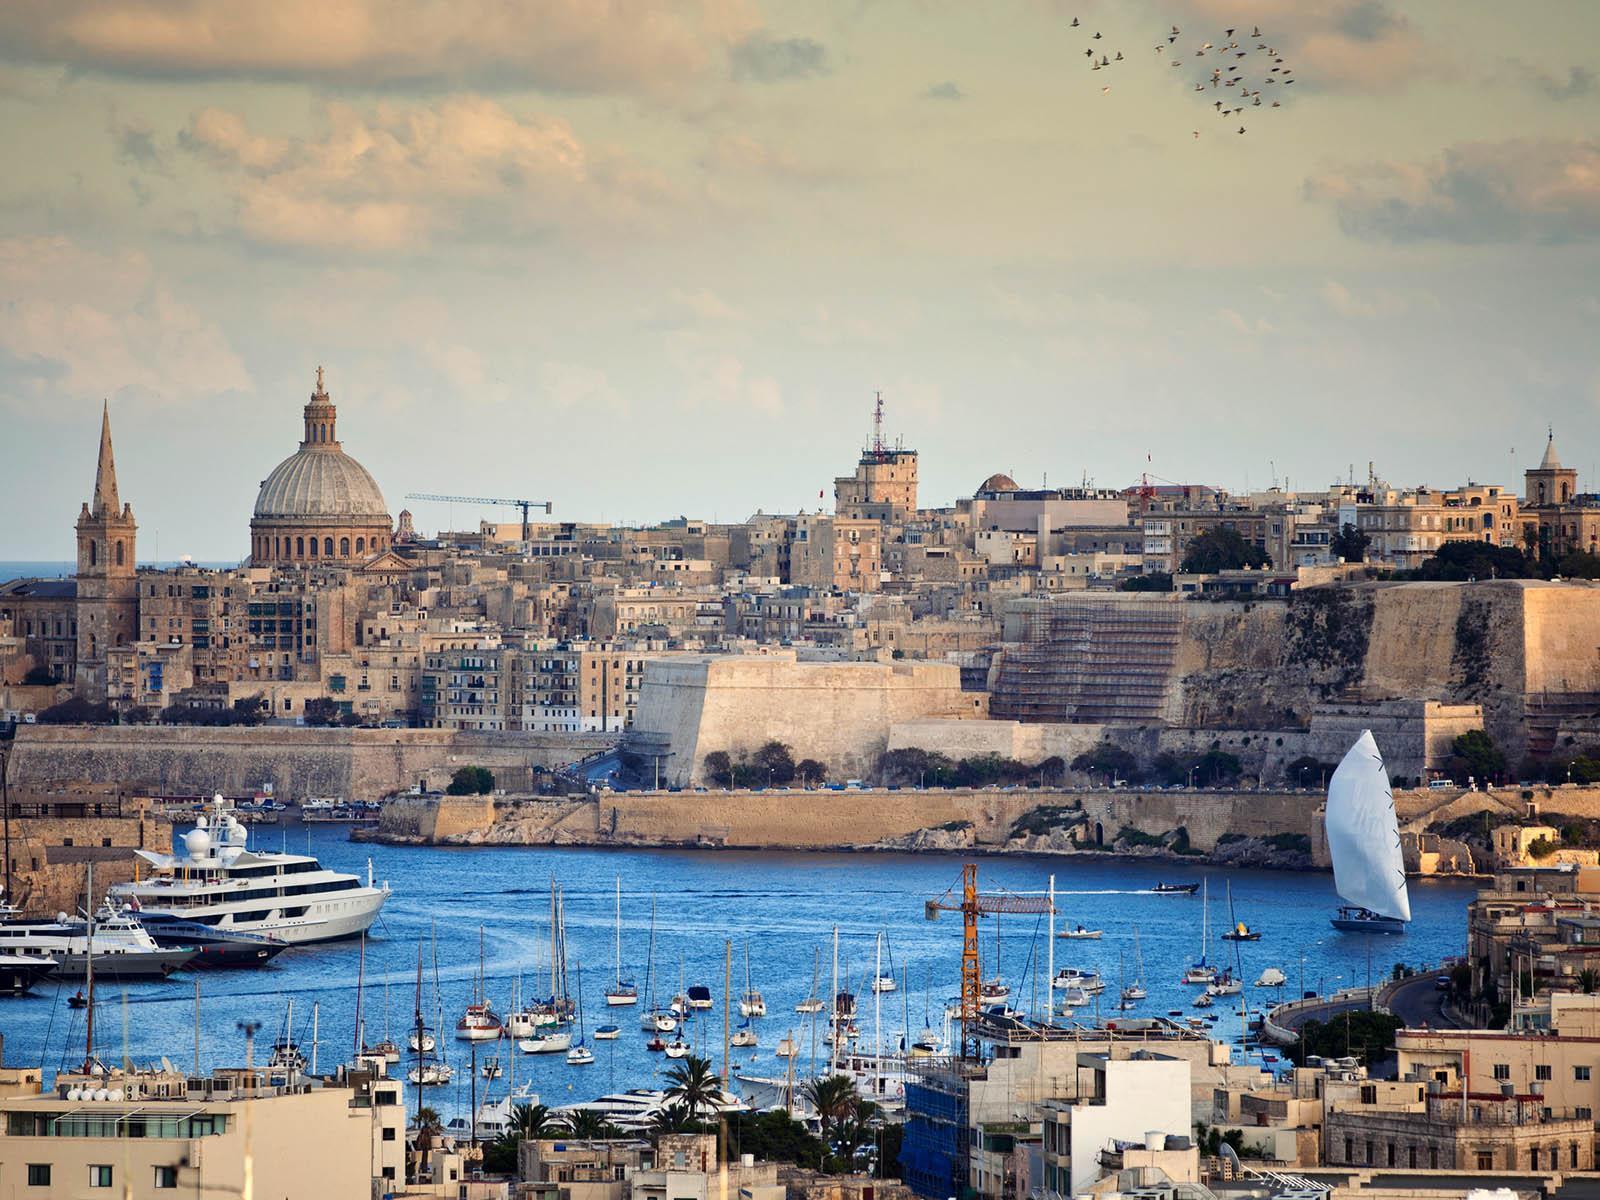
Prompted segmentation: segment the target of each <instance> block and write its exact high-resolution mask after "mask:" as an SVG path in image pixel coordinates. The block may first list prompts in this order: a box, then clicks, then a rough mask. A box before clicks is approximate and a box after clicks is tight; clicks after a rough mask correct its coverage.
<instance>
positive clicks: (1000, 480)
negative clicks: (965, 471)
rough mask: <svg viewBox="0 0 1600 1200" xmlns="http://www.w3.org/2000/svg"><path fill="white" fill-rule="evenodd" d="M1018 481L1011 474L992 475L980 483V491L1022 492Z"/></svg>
mask: <svg viewBox="0 0 1600 1200" xmlns="http://www.w3.org/2000/svg"><path fill="white" fill-rule="evenodd" d="M1021 490H1022V489H1021V488H1019V487H1018V486H1017V481H1016V480H1015V479H1013V478H1011V476H1009V475H1005V474H998V475H991V476H989V478H987V479H985V480H984V481H983V482H982V483H980V484H979V485H978V491H980V492H1020V491H1021Z"/></svg>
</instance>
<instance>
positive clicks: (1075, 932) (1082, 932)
mask: <svg viewBox="0 0 1600 1200" xmlns="http://www.w3.org/2000/svg"><path fill="white" fill-rule="evenodd" d="M1104 932H1105V931H1104V930H1102V929H1085V928H1084V927H1083V926H1082V925H1079V926H1078V927H1077V928H1076V929H1063V930H1062V931H1061V932H1060V933H1058V934H1056V936H1057V937H1064V938H1076V939H1079V940H1085V941H1092V940H1094V939H1096V938H1098V937H1100V935H1101V934H1102V933H1104Z"/></svg>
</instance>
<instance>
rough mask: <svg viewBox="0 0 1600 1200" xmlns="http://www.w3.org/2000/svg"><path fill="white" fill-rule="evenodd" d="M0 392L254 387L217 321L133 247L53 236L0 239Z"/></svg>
mask: <svg viewBox="0 0 1600 1200" xmlns="http://www.w3.org/2000/svg"><path fill="white" fill-rule="evenodd" d="M0 360H3V362H0V376H9V377H10V379H9V381H8V386H0V396H4V397H7V398H8V399H9V400H10V401H12V402H14V403H22V402H25V401H29V400H34V399H39V398H46V397H71V398H74V399H82V398H92V397H101V396H114V395H116V394H118V393H119V392H121V391H123V390H124V389H127V388H134V389H139V390H142V391H145V392H148V393H150V394H153V395H157V396H161V397H163V398H165V399H169V400H189V399H195V398H201V397H212V396H215V395H216V394H217V393H219V392H225V391H229V390H238V391H245V392H249V391H253V390H254V388H253V385H252V383H251V380H250V376H249V375H248V373H247V372H246V371H245V369H244V366H243V364H242V363H241V362H240V361H239V358H238V355H236V354H235V353H234V350H233V348H232V346H231V345H230V344H229V342H228V339H227V337H226V336H225V335H224V333H223V332H222V330H221V328H220V327H219V326H218V325H217V324H215V323H214V322H213V321H212V320H211V319H210V318H209V317H207V316H205V315H204V314H202V313H201V312H199V311H197V310H195V309H193V308H191V307H189V306H188V305H186V304H184V303H183V302H182V301H180V300H179V299H178V298H177V297H176V296H175V295H174V293H173V291H172V289H171V288H170V287H169V286H168V285H167V284H166V283H165V281H163V280H162V279H161V278H159V277H158V276H157V275H156V273H155V271H154V269H153V268H152V266H151V264H150V260H149V259H147V258H146V257H145V256H144V255H143V254H141V253H138V252H136V251H124V252H122V253H120V254H115V255H108V254H102V253H99V252H97V251H94V250H89V249H86V248H84V247H82V246H79V245H78V244H77V243H75V242H73V241H72V240H71V239H69V238H66V237H61V236H56V237H37V238H13V239H10V240H8V241H0Z"/></svg>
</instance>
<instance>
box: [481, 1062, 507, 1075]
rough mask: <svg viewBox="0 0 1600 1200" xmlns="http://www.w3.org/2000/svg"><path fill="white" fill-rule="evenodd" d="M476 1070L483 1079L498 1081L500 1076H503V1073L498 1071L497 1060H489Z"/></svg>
mask: <svg viewBox="0 0 1600 1200" xmlns="http://www.w3.org/2000/svg"><path fill="white" fill-rule="evenodd" d="M478 1070H479V1071H480V1072H481V1073H482V1074H483V1077H484V1078H485V1079H499V1078H500V1076H501V1075H502V1074H504V1072H503V1071H501V1069H500V1060H499V1059H498V1058H491V1059H490V1060H489V1061H488V1062H486V1063H484V1064H483V1066H481V1067H479V1068H478Z"/></svg>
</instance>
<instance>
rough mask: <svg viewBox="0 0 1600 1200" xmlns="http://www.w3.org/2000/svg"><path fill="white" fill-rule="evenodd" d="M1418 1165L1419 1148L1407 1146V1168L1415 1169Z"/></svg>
mask: <svg viewBox="0 0 1600 1200" xmlns="http://www.w3.org/2000/svg"><path fill="white" fill-rule="evenodd" d="M1416 1165H1417V1148H1416V1147H1415V1146H1407V1147H1406V1166H1408V1167H1415V1166H1416Z"/></svg>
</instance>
